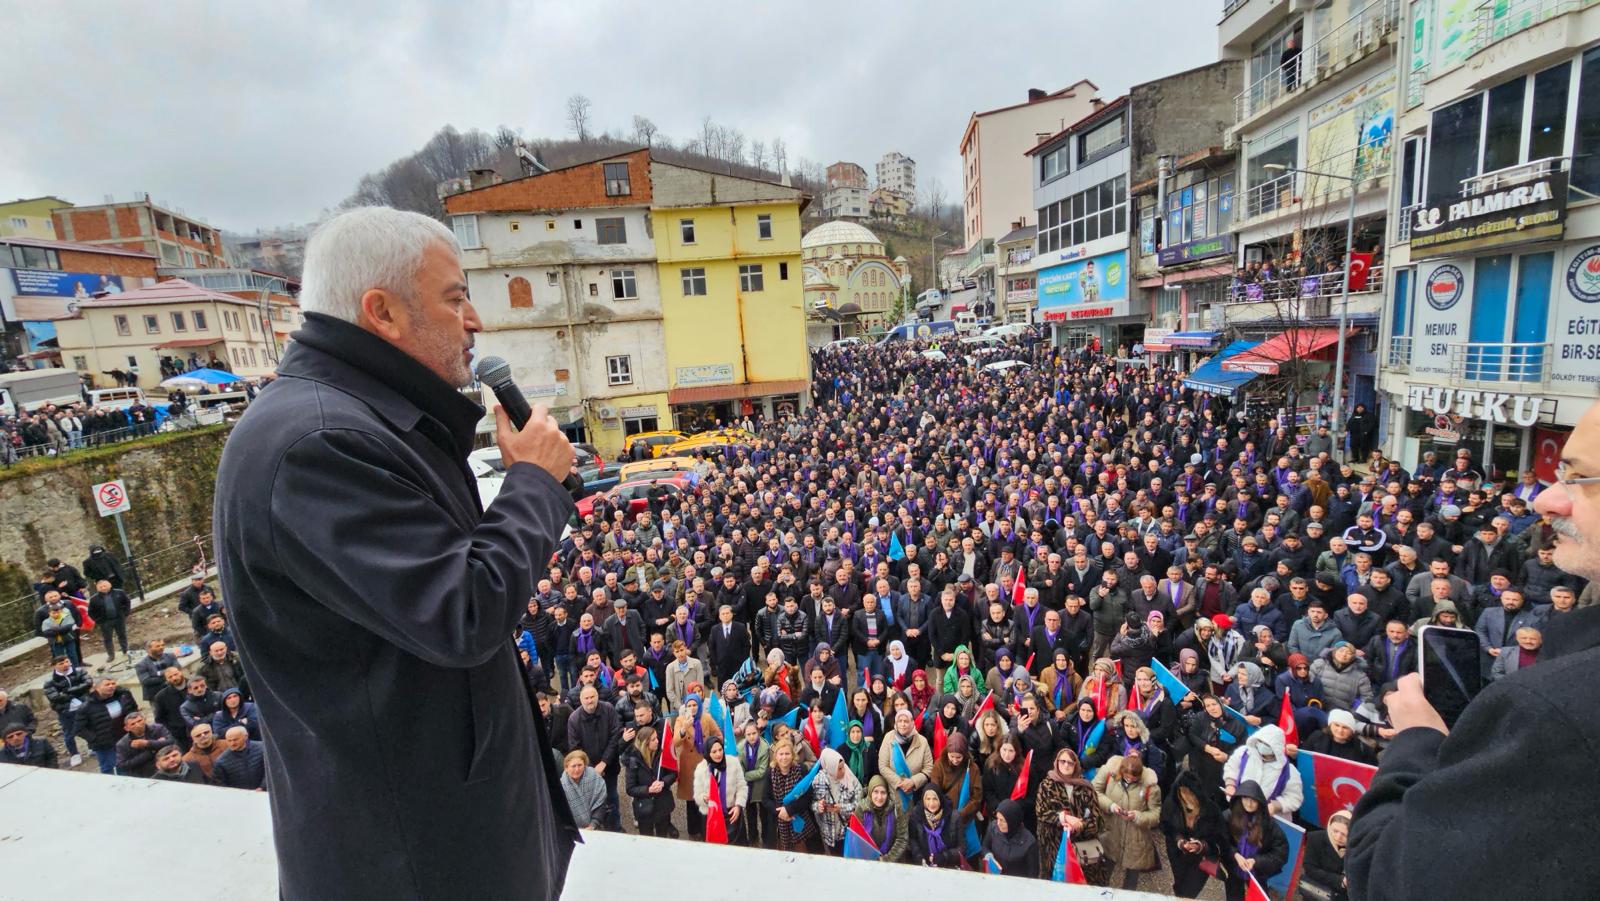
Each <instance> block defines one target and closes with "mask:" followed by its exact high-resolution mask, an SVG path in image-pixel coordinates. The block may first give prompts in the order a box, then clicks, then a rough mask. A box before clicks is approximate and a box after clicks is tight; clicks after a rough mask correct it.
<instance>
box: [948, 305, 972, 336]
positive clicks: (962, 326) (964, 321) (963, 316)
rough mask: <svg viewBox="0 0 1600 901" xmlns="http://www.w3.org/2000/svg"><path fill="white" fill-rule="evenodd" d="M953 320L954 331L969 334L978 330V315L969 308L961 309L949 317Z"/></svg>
mask: <svg viewBox="0 0 1600 901" xmlns="http://www.w3.org/2000/svg"><path fill="white" fill-rule="evenodd" d="M950 318H951V319H952V320H954V321H955V324H956V331H957V332H958V333H960V334H963V335H970V334H972V333H973V332H976V331H977V330H978V317H977V316H975V315H973V313H972V311H971V310H961V311H960V312H958V313H956V314H955V315H954V316H951V317H950Z"/></svg>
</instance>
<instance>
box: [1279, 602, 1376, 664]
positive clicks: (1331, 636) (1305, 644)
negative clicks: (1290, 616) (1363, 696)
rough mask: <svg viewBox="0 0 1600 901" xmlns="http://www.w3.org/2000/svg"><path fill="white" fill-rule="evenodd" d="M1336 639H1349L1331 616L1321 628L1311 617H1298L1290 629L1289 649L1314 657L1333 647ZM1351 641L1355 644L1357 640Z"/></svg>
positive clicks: (1324, 621) (1323, 622)
mask: <svg viewBox="0 0 1600 901" xmlns="http://www.w3.org/2000/svg"><path fill="white" fill-rule="evenodd" d="M1368 612H1370V611H1368ZM1336 641H1348V639H1346V638H1345V636H1344V633H1343V632H1341V631H1339V627H1338V625H1337V624H1335V623H1334V621H1333V620H1332V619H1331V618H1329V619H1325V620H1323V621H1322V628H1320V629H1318V628H1317V627H1315V626H1313V625H1312V624H1311V620H1310V618H1306V619H1298V620H1295V623H1294V626H1293V628H1291V629H1290V630H1289V650H1290V651H1291V652H1295V653H1300V654H1304V655H1306V656H1307V657H1310V658H1312V659H1315V658H1316V657H1318V656H1320V655H1321V654H1322V652H1323V651H1326V650H1328V649H1329V648H1331V647H1333V643H1334V642H1336ZM1350 643H1351V644H1355V642H1350ZM1356 647H1360V645H1356Z"/></svg>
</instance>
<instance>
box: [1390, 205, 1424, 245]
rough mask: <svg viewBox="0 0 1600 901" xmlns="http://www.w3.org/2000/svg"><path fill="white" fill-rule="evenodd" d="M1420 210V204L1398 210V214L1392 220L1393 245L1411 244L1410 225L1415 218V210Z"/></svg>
mask: <svg viewBox="0 0 1600 901" xmlns="http://www.w3.org/2000/svg"><path fill="white" fill-rule="evenodd" d="M1420 209H1422V204H1420V203H1413V204H1412V205H1410V206H1403V207H1401V208H1400V212H1399V213H1398V214H1396V216H1395V219H1394V243H1396V244H1410V243H1411V223H1412V221H1413V220H1414V219H1416V218H1417V210H1420Z"/></svg>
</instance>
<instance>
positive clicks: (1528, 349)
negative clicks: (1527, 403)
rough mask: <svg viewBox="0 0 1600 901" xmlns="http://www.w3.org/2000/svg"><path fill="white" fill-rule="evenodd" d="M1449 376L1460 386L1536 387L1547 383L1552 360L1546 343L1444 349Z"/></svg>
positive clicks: (1487, 344) (1491, 344) (1478, 344)
mask: <svg viewBox="0 0 1600 901" xmlns="http://www.w3.org/2000/svg"><path fill="white" fill-rule="evenodd" d="M1447 354H1448V355H1447V360H1448V369H1449V372H1450V376H1451V377H1452V378H1455V379H1459V380H1461V381H1463V382H1520V383H1526V384H1539V383H1544V382H1547V381H1549V379H1550V362H1551V360H1552V359H1553V357H1554V354H1553V353H1552V352H1551V345H1550V344H1549V343H1548V342H1539V343H1523V344H1499V343H1468V344H1451V345H1448V347H1447Z"/></svg>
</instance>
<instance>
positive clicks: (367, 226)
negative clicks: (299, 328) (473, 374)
mask: <svg viewBox="0 0 1600 901" xmlns="http://www.w3.org/2000/svg"><path fill="white" fill-rule="evenodd" d="M434 242H443V243H444V244H445V245H446V246H448V247H449V248H450V250H451V252H452V253H455V254H457V255H458V256H459V255H460V253H461V246H460V245H459V244H458V243H456V236H455V235H454V234H452V233H451V231H450V229H448V228H445V227H444V226H443V225H441V224H440V223H439V222H438V221H437V220H434V219H431V218H429V217H427V216H424V215H422V214H421V213H411V212H407V211H405V210H396V209H392V208H390V207H386V206H369V207H359V208H357V209H353V210H349V211H346V212H343V213H340V214H339V215H337V216H335V217H333V218H332V219H329V220H328V221H327V222H324V223H323V224H322V225H321V226H319V227H318V228H317V230H316V233H315V234H313V235H312V236H311V240H310V241H308V242H306V258H305V268H304V271H303V275H302V277H301V290H300V309H302V310H304V311H305V312H307V313H321V314H323V315H324V316H332V317H333V318H335V319H343V320H344V321H346V322H355V321H356V320H357V319H359V318H360V316H361V295H363V294H365V293H366V292H368V291H371V290H372V289H374V288H378V289H382V290H385V291H389V292H391V293H394V294H397V295H399V296H400V297H402V298H405V299H407V300H410V299H411V298H412V297H413V285H412V282H413V280H414V279H415V278H416V274H417V271H418V270H419V269H421V268H422V255H423V253H424V252H425V251H426V250H427V249H428V247H429V246H430V245H432V244H433V243H434Z"/></svg>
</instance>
